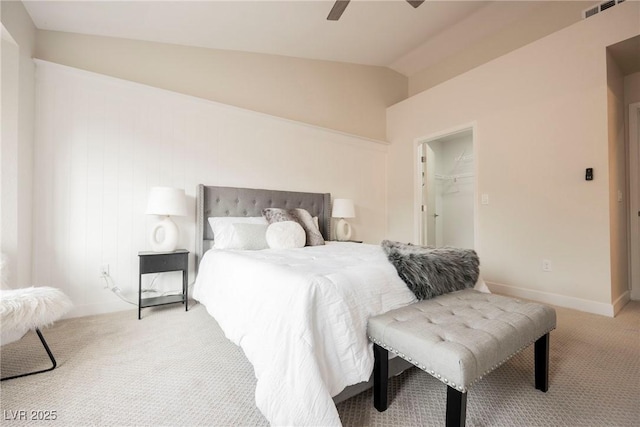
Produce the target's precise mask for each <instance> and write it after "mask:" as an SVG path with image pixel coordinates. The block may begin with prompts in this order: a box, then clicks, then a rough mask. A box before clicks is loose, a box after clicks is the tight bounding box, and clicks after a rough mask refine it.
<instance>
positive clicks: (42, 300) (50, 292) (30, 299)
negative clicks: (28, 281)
mask: <svg viewBox="0 0 640 427" xmlns="http://www.w3.org/2000/svg"><path fill="white" fill-rule="evenodd" d="M71 305H72V304H71V301H70V300H69V298H68V297H67V296H66V295H65V294H64V293H62V291H60V290H59V289H56V288H50V287H46V286H43V287H30V288H21V289H9V290H0V325H2V338H1V339H2V341H1V343H2V345H4V344H8V343H9V342H11V341H15V340H16V339H20V338H21V337H22V336H23V335H24V334H25V333H26V332H27V331H28V330H29V329H33V330H34V331H35V332H36V334H38V338H40V342H41V343H42V345H43V346H44V349H45V350H46V352H47V355H48V356H49V359H50V360H51V363H52V364H53V366H52V367H51V368H48V369H44V370H41V371H35V372H29V373H26V374H20V375H14V376H10V377H7V378H2V379H1V380H2V381H4V380H10V379H13V378H19V377H24V376H27V375H33V374H39V373H41V372H47V371H51V370H53V369H54V368H55V367H56V359H55V358H54V357H53V354H52V353H51V350H50V349H49V346H48V345H47V342H46V341H45V339H44V337H43V336H42V332H40V328H42V327H44V326H47V325H50V324H51V323H53V322H55V321H56V320H58V319H59V318H60V317H62V315H64V314H65V313H66V312H67V311H68V310H69V309H70V308H71Z"/></svg>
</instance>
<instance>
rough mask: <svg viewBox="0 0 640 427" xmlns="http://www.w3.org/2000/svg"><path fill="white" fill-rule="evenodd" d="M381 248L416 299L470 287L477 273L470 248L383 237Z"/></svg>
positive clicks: (476, 266)
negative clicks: (432, 244) (384, 238)
mask: <svg viewBox="0 0 640 427" xmlns="http://www.w3.org/2000/svg"><path fill="white" fill-rule="evenodd" d="M381 245H382V249H383V250H384V251H385V253H386V254H387V257H388V258H389V261H390V262H391V264H393V266H394V267H395V268H396V270H397V271H398V275H399V276H400V278H401V279H402V280H403V281H404V282H405V283H406V284H407V287H408V288H409V289H410V290H411V291H412V292H413V293H414V294H415V296H416V298H418V299H419V300H423V299H429V298H434V297H437V296H438V295H442V294H446V293H449V292H453V291H459V290H462V289H465V288H472V287H473V286H474V285H475V284H476V282H477V281H478V276H479V275H480V260H479V259H478V254H476V251H474V250H473V249H459V248H450V247H443V248H433V247H428V246H418V245H411V244H404V243H400V242H392V241H390V240H384V241H383V242H382V244H381Z"/></svg>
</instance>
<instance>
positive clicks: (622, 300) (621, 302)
mask: <svg viewBox="0 0 640 427" xmlns="http://www.w3.org/2000/svg"><path fill="white" fill-rule="evenodd" d="M629 301H631V292H630V291H626V292H625V293H623V294H622V295H620V296H619V297H618V299H617V300H615V301H614V302H613V315H614V316H615V315H617V314H618V313H619V312H620V310H622V307H624V306H625V305H626V304H627V303H628V302H629Z"/></svg>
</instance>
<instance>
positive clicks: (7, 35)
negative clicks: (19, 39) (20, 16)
mask: <svg viewBox="0 0 640 427" xmlns="http://www.w3.org/2000/svg"><path fill="white" fill-rule="evenodd" d="M2 40H4V41H7V42H9V43H11V44H13V45H15V46H18V43H16V41H15V40H14V39H13V37H11V33H10V32H9V30H7V28H6V27H5V26H4V24H2Z"/></svg>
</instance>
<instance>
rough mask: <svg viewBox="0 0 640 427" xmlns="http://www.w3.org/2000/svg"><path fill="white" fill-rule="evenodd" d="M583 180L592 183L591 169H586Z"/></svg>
mask: <svg viewBox="0 0 640 427" xmlns="http://www.w3.org/2000/svg"><path fill="white" fill-rule="evenodd" d="M584 179H585V180H587V181H593V168H587V172H586V173H585V175H584Z"/></svg>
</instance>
